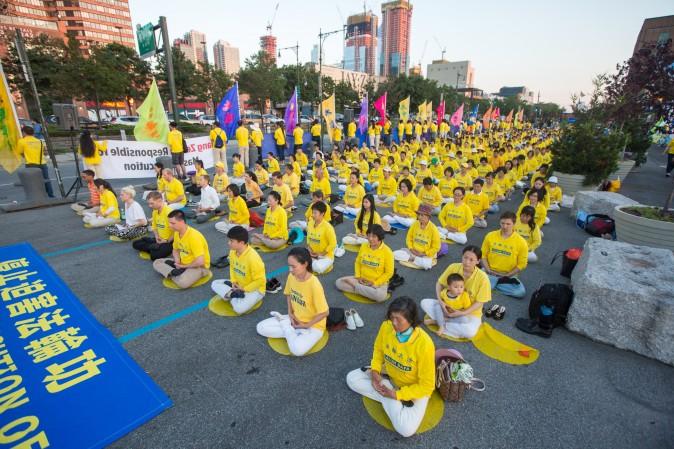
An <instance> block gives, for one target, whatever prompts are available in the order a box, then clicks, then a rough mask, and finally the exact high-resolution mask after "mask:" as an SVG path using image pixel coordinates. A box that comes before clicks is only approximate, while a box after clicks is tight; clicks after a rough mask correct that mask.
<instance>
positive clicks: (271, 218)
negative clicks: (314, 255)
mask: <svg viewBox="0 0 674 449" xmlns="http://www.w3.org/2000/svg"><path fill="white" fill-rule="evenodd" d="M267 204H268V205H269V208H268V209H267V212H266V213H265V216H264V227H263V228H262V234H260V233H255V234H253V235H252V236H251V239H250V240H251V243H252V244H253V245H263V246H266V247H267V248H270V249H277V248H280V247H282V246H283V245H285V244H286V243H287V242H288V214H287V213H286V211H285V209H284V208H283V207H282V206H281V194H280V193H278V192H276V191H274V190H272V191H271V192H269V194H268V195H267Z"/></svg>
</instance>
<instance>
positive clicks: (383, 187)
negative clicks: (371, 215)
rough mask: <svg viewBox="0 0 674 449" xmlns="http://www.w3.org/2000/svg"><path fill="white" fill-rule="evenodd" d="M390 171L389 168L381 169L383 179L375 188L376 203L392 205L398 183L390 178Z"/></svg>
mask: <svg viewBox="0 0 674 449" xmlns="http://www.w3.org/2000/svg"><path fill="white" fill-rule="evenodd" d="M392 170H393V169H392V168H391V167H389V166H386V167H384V168H383V169H382V171H383V177H382V179H381V181H379V185H378V186H377V201H379V202H382V203H385V204H392V203H393V202H394V201H395V199H396V193H397V190H398V183H397V182H396V180H395V178H394V177H393V176H391V172H392Z"/></svg>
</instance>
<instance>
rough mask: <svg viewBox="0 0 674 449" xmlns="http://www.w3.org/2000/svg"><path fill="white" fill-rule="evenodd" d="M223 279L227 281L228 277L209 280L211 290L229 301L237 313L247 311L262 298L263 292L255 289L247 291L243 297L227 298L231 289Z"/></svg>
mask: <svg viewBox="0 0 674 449" xmlns="http://www.w3.org/2000/svg"><path fill="white" fill-rule="evenodd" d="M225 281H229V279H217V280H215V281H213V282H211V290H213V291H214V292H215V294H216V295H218V296H219V297H221V298H222V299H223V301H229V302H230V303H231V304H232V309H234V311H235V312H236V313H238V314H239V315H241V314H243V313H246V312H248V311H249V310H250V309H252V308H253V307H254V306H255V304H257V303H258V302H260V301H262V298H264V293H260V292H259V291H257V290H255V291H252V292H247V293H246V294H245V295H244V297H243V298H229V297H228V295H229V292H231V291H232V287H230V286H229V285H227V284H225ZM230 282H231V281H230Z"/></svg>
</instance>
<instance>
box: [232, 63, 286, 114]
mask: <svg viewBox="0 0 674 449" xmlns="http://www.w3.org/2000/svg"><path fill="white" fill-rule="evenodd" d="M244 64H245V65H244V68H242V69H241V70H240V71H239V88H240V89H241V91H243V92H246V93H248V94H249V95H250V99H251V103H252V104H254V105H257V106H258V107H259V108H260V110H262V109H263V106H264V104H265V100H266V99H267V98H269V99H270V100H271V101H272V103H274V102H279V101H285V100H287V98H285V99H284V98H283V96H284V95H283V94H284V92H283V89H284V85H285V80H284V79H283V75H282V74H281V71H280V70H279V69H278V68H277V67H276V64H274V61H272V60H271V58H270V57H269V56H268V55H267V54H266V53H265V52H262V51H260V52H258V53H257V54H255V55H253V56H251V57H250V58H247V59H246V61H245V63H244Z"/></svg>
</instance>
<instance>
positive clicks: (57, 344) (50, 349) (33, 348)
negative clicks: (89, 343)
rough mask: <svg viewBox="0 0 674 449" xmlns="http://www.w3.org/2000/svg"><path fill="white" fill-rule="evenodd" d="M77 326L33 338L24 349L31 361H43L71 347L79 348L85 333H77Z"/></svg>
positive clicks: (78, 329)
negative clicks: (31, 358)
mask: <svg viewBox="0 0 674 449" xmlns="http://www.w3.org/2000/svg"><path fill="white" fill-rule="evenodd" d="M79 331H80V328H79V327H69V328H68V329H66V330H64V331H58V332H54V333H53V334H50V335H47V336H46V337H42V338H38V339H36V340H33V341H31V342H30V344H28V346H26V347H25V348H24V349H26V350H28V355H30V356H32V357H33V363H40V362H44V361H45V360H49V359H50V358H52V357H56V356H57V355H61V354H63V353H65V352H68V351H70V350H71V349H76V348H79V347H80V345H81V344H82V342H83V341H84V340H86V339H87V336H86V335H77V333H78V332H79Z"/></svg>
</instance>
